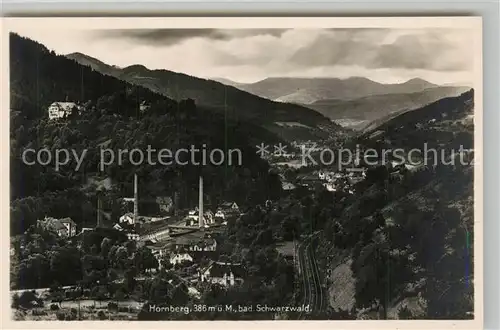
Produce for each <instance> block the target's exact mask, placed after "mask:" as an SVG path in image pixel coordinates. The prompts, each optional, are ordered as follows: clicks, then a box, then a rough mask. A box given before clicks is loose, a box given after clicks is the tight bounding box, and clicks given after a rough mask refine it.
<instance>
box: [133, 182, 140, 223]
mask: <svg viewBox="0 0 500 330" xmlns="http://www.w3.org/2000/svg"><path fill="white" fill-rule="evenodd" d="M138 216H139V193H138V191H137V174H134V220H133V221H134V224H136V223H137V217H138Z"/></svg>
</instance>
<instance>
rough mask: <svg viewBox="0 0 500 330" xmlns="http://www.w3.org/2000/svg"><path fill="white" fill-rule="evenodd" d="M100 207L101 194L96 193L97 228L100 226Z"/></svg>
mask: <svg viewBox="0 0 500 330" xmlns="http://www.w3.org/2000/svg"><path fill="white" fill-rule="evenodd" d="M101 208H102V205H101V194H99V193H98V195H97V226H96V227H97V228H99V227H101V216H102V214H101V212H102V211H101Z"/></svg>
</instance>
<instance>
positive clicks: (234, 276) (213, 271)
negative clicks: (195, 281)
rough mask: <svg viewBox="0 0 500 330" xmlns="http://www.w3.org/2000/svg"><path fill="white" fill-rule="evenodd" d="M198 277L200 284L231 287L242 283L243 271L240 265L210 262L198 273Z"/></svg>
mask: <svg viewBox="0 0 500 330" xmlns="http://www.w3.org/2000/svg"><path fill="white" fill-rule="evenodd" d="M199 276H200V282H208V283H215V284H221V285H223V286H233V285H235V284H238V283H242V282H243V280H244V276H245V271H244V269H243V266H242V265H241V264H237V263H230V262H220V261H212V262H211V263H210V264H209V265H208V267H207V268H205V269H204V270H202V271H201V272H200V273H199Z"/></svg>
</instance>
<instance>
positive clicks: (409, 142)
mask: <svg viewBox="0 0 500 330" xmlns="http://www.w3.org/2000/svg"><path fill="white" fill-rule="evenodd" d="M473 107H474V100H473V91H470V92H467V93H464V94H463V95H461V96H459V97H455V98H448V99H443V100H440V101H438V102H435V103H433V104H431V105H429V106H427V107H424V108H422V109H418V110H416V111H414V112H409V113H406V114H403V115H400V116H398V117H396V118H394V119H392V120H391V121H389V122H387V123H386V124H384V126H383V127H380V129H381V130H380V131H377V132H380V134H375V133H377V132H370V133H369V134H366V135H365V136H363V137H361V138H360V139H359V140H358V142H359V143H361V144H362V145H363V146H364V147H365V148H368V147H370V148H374V149H375V150H377V151H378V152H379V155H382V151H383V150H391V149H392V150H395V149H396V148H402V149H403V150H404V151H405V152H406V153H403V154H404V155H405V157H408V158H411V164H419V165H410V166H406V165H400V166H399V167H397V169H390V166H389V167H388V166H379V167H376V168H372V169H371V170H369V171H368V173H367V177H366V179H365V180H364V181H362V182H360V183H358V184H357V185H356V186H355V190H356V193H355V194H354V195H353V196H352V197H350V198H348V199H347V200H344V201H340V202H339V204H340V206H339V207H340V209H341V210H342V211H341V212H340V213H339V214H338V215H337V217H336V219H335V220H334V221H331V222H329V223H328V224H327V225H326V226H325V229H324V235H325V239H326V240H325V242H324V243H323V244H324V245H323V244H321V245H320V246H322V247H320V248H319V251H318V253H319V254H320V255H325V253H326V251H331V248H330V246H331V245H332V244H333V245H334V246H335V247H336V252H334V254H337V255H344V256H346V257H344V259H343V260H342V259H341V261H340V264H339V263H338V260H337V261H336V263H333V261H330V263H328V265H329V266H327V267H330V268H331V269H332V274H334V275H332V277H331V278H330V281H331V284H330V285H331V291H332V292H336V294H338V292H339V290H340V291H341V292H342V293H343V294H344V295H345V296H346V297H347V298H345V299H347V300H349V299H353V301H355V303H354V306H353V307H354V308H355V310H356V312H357V313H358V317H362V318H374V317H375V318H403V319H404V318H412V319H414V318H421V319H428V318H434V319H463V318H472V317H473V316H472V315H473V310H474V308H473V304H474V292H473V287H474V286H473V283H474V276H473V255H474V253H473V248H472V247H473V231H474V202H473V183H474V167H473V164H472V163H471V161H472V160H473V153H471V151H470V150H467V149H470V148H473V143H472V142H473V132H474V127H473V123H472V119H471V117H472V116H473V112H472V111H473ZM424 143H427V144H428V148H429V149H432V148H435V149H436V152H437V155H438V159H437V160H436V162H434V161H435V159H434V158H432V159H428V163H427V164H426V159H425V157H424V156H423V155H422V154H420V157H409V155H408V154H407V153H408V151H410V150H411V149H413V148H416V149H419V150H423V149H424V146H423V144H424ZM460 146H462V147H463V149H465V151H462V153H461V152H459V150H460ZM431 154H432V153H431ZM441 154H442V156H441ZM417 155H419V154H417ZM408 158H407V159H406V162H405V163H407V164H408V163H409V160H408ZM460 158H463V161H461V159H460ZM391 160H392V158H390V157H388V162H391ZM334 251H335V250H334ZM330 253H331V252H330ZM327 256H328V253H327V254H326V255H325V259H327ZM346 266H347V267H346ZM346 269H347V270H346ZM346 279H350V280H348V282H347V283H348V285H345V289H340V288H338V287H336V281H342V280H344V281H345V280H346ZM373 313H375V315H376V316H373ZM370 314H371V316H370Z"/></svg>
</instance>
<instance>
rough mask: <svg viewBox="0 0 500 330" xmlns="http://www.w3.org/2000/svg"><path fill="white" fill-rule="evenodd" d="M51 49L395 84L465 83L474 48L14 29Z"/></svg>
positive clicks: (239, 33) (233, 33)
mask: <svg viewBox="0 0 500 330" xmlns="http://www.w3.org/2000/svg"><path fill="white" fill-rule="evenodd" d="M16 32H18V33H19V34H21V35H23V36H26V37H30V38H33V39H35V40H37V41H39V42H41V43H43V44H45V45H46V46H47V47H48V48H49V49H54V50H55V51H56V52H57V53H59V54H68V53H73V52H81V53H84V54H87V55H89V56H92V57H95V58H97V59H99V60H101V61H103V62H105V63H108V64H112V65H117V66H120V67H126V66H129V65H133V64H142V65H145V66H146V67H148V68H149V69H166V70H171V71H175V72H183V73H186V74H189V75H193V76H198V77H205V78H209V77H223V78H228V79H231V80H234V81H237V82H254V81H257V80H260V79H265V78H267V77H280V76H281V77H285V76H286V77H294V76H295V77H339V78H345V77H349V76H362V77H367V78H369V79H373V80H376V81H380V82H387V83H397V82H402V81H405V80H408V79H410V78H415V77H419V78H422V79H425V80H429V81H431V82H434V83H437V84H441V83H453V82H461V81H469V80H470V79H471V73H472V68H471V66H472V65H473V62H474V61H473V51H474V49H475V46H474V45H473V42H474V38H473V36H474V32H473V31H472V30H467V29H459V28H455V29H411V28H407V29H406V28H405V29H385V28H384V29H382V28H378V29H375V28H349V29H345V28H342V29H338V28H335V29H233V30H227V29H226V30H218V29H126V30H116V29H115V30H93V29H92V28H90V27H89V28H86V29H80V30H77V29H59V30H54V29H51V28H40V27H37V28H36V29H34V28H28V27H27V28H25V29H22V30H19V31H16Z"/></svg>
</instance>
